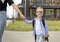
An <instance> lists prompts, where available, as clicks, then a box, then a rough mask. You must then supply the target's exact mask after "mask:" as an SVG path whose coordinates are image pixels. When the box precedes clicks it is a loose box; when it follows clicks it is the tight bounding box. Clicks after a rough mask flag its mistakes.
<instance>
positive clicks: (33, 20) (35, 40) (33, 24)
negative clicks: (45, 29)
mask: <svg viewBox="0 0 60 42" xmlns="http://www.w3.org/2000/svg"><path fill="white" fill-rule="evenodd" d="M34 24H35V20H34V19H33V22H32V26H33V29H34ZM35 42H36V35H35Z"/></svg>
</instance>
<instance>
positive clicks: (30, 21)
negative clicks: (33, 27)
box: [25, 19, 33, 24]
mask: <svg viewBox="0 0 60 42" xmlns="http://www.w3.org/2000/svg"><path fill="white" fill-rule="evenodd" d="M32 22H33V20H27V19H25V23H27V24H32Z"/></svg>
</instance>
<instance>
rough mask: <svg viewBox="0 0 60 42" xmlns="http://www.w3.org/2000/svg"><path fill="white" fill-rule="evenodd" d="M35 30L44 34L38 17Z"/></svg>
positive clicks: (38, 33) (37, 33)
mask: <svg viewBox="0 0 60 42" xmlns="http://www.w3.org/2000/svg"><path fill="white" fill-rule="evenodd" d="M35 30H36V35H40V34H42V30H41V24H40V20H38V19H36V24H35Z"/></svg>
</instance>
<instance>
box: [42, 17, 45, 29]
mask: <svg viewBox="0 0 60 42" xmlns="http://www.w3.org/2000/svg"><path fill="white" fill-rule="evenodd" d="M42 24H43V26H44V28H45V20H44V18H42Z"/></svg>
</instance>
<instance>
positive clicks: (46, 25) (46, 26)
mask: <svg viewBox="0 0 60 42" xmlns="http://www.w3.org/2000/svg"><path fill="white" fill-rule="evenodd" d="M45 28H46V32H45V33H46V36H49V34H48V24H47V21H46V20H45Z"/></svg>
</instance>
